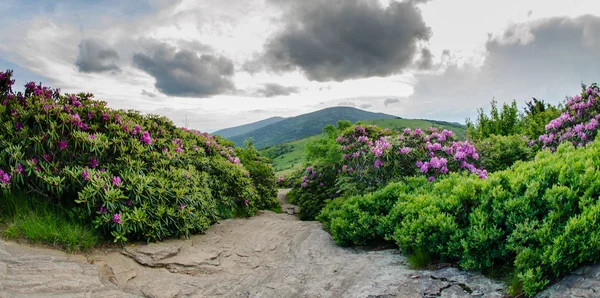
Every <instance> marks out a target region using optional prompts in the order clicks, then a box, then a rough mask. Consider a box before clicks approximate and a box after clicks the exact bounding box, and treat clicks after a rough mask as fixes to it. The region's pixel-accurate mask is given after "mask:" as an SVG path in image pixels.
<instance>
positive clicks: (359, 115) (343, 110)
mask: <svg viewBox="0 0 600 298" xmlns="http://www.w3.org/2000/svg"><path fill="white" fill-rule="evenodd" d="M393 118H400V117H397V116H394V115H389V114H384V113H374V112H369V111H365V110H360V109H357V108H353V107H330V108H325V109H322V110H318V111H315V112H311V113H306V114H302V115H298V116H295V117H289V118H284V119H283V120H281V121H278V122H276V123H272V124H269V125H266V126H263V127H261V128H258V129H255V130H252V131H249V132H247V133H244V134H240V135H236V136H231V137H227V138H228V139H229V140H231V141H233V142H235V144H236V145H237V146H241V145H242V144H243V142H244V140H246V139H248V138H252V139H253V143H254V146H255V147H256V148H258V149H260V148H264V147H268V146H273V145H277V144H283V143H286V142H290V141H294V140H299V139H302V138H304V137H307V136H311V135H315V134H319V133H320V132H321V131H322V130H323V127H324V126H325V125H327V124H333V125H335V124H336V123H337V122H338V121H339V120H349V121H351V122H353V123H354V122H356V121H360V120H372V119H393ZM215 134H216V132H215Z"/></svg>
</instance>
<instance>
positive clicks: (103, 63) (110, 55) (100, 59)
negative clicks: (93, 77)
mask: <svg viewBox="0 0 600 298" xmlns="http://www.w3.org/2000/svg"><path fill="white" fill-rule="evenodd" d="M118 60H119V54H118V53H117V51H115V50H114V49H111V48H108V47H103V46H102V45H100V44H99V43H98V42H96V41H95V40H91V39H85V40H82V41H81V43H79V54H78V55H77V61H75V65H76V66H77V69H78V70H79V71H80V72H86V73H92V72H104V71H119V70H120V68H119V67H118V66H117V64H116V62H117V61H118Z"/></svg>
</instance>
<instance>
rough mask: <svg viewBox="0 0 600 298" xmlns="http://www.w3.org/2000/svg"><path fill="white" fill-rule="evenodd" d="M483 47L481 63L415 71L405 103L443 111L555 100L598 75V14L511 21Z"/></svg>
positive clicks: (554, 101)
mask: <svg viewBox="0 0 600 298" xmlns="http://www.w3.org/2000/svg"><path fill="white" fill-rule="evenodd" d="M486 50H487V56H486V58H485V61H484V63H483V65H482V66H481V67H475V66H472V65H457V64H450V65H449V66H448V68H447V69H446V71H445V72H444V73H443V74H442V75H432V74H422V75H418V76H417V80H418V83H417V84H416V85H415V87H414V94H413V95H411V96H410V102H411V104H412V105H414V106H415V107H418V108H419V109H421V108H423V109H426V110H427V112H431V113H432V114H435V113H441V114H448V112H449V110H450V109H457V111H458V109H461V108H462V109H464V110H470V111H474V110H475V109H476V108H477V107H488V106H489V101H490V100H492V99H493V98H495V99H496V100H499V101H511V100H513V99H516V100H517V102H519V103H520V104H523V103H524V102H525V101H526V100H529V99H531V97H536V98H540V99H544V100H546V101H548V102H552V103H558V102H560V101H561V100H562V99H564V98H565V96H567V95H574V94H575V93H576V92H578V91H579V89H580V83H581V82H584V83H586V84H590V83H593V82H596V81H598V80H599V79H600V77H599V74H600V64H598V63H596V62H597V61H598V59H600V17H596V16H591V15H587V16H581V17H578V18H566V17H557V18H549V19H542V20H537V21H533V22H531V23H526V24H518V25H513V26H511V27H510V28H508V29H506V30H505V32H503V33H502V34H500V35H498V36H496V37H491V38H490V39H489V40H488V42H487V43H486ZM446 56H448V57H449V56H450V55H449V54H447V55H446ZM424 102H427V103H426V104H423V103H424Z"/></svg>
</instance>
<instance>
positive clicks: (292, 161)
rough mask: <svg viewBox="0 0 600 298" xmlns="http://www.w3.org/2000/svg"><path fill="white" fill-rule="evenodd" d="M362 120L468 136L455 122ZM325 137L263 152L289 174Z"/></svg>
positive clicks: (394, 128)
mask: <svg viewBox="0 0 600 298" xmlns="http://www.w3.org/2000/svg"><path fill="white" fill-rule="evenodd" d="M360 122H362V123H365V124H373V125H377V126H379V127H382V128H389V129H393V130H403V129H405V128H407V127H409V128H412V129H415V128H420V129H427V128H429V127H432V126H433V127H438V128H441V129H448V130H451V131H452V132H454V134H455V135H456V137H457V138H458V139H461V140H464V139H465V138H466V126H465V125H462V124H459V123H453V122H444V121H436V120H425V119H399V118H394V119H374V120H366V121H360ZM323 137H325V135H324V134H323V133H321V134H316V135H312V136H309V137H306V138H303V139H300V140H296V141H292V142H287V143H283V144H279V145H275V146H271V147H267V148H263V149H261V153H262V154H263V155H265V156H267V157H269V158H271V160H272V162H273V168H274V169H275V172H276V174H277V175H287V174H289V173H291V172H292V171H294V170H296V169H298V168H301V167H302V165H303V163H304V161H305V160H306V152H305V150H304V148H305V147H306V144H307V143H308V142H309V141H311V140H314V139H317V138H323Z"/></svg>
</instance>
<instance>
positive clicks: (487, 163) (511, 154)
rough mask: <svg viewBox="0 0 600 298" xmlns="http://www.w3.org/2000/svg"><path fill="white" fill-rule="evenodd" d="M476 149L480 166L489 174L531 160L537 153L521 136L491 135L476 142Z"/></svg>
mask: <svg viewBox="0 0 600 298" xmlns="http://www.w3.org/2000/svg"><path fill="white" fill-rule="evenodd" d="M475 148H477V152H478V153H479V162H478V163H479V165H480V166H481V167H482V168H484V169H486V170H488V172H496V171H501V170H506V169H507V168H508V167H510V166H511V165H513V164H514V163H515V162H517V161H520V160H523V161H527V160H530V159H531V158H533V156H534V153H535V152H536V151H535V149H534V148H532V147H530V146H529V141H528V139H527V138H526V137H521V136H519V135H509V136H497V135H491V136H490V137H488V138H485V139H482V140H479V141H477V142H475Z"/></svg>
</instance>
